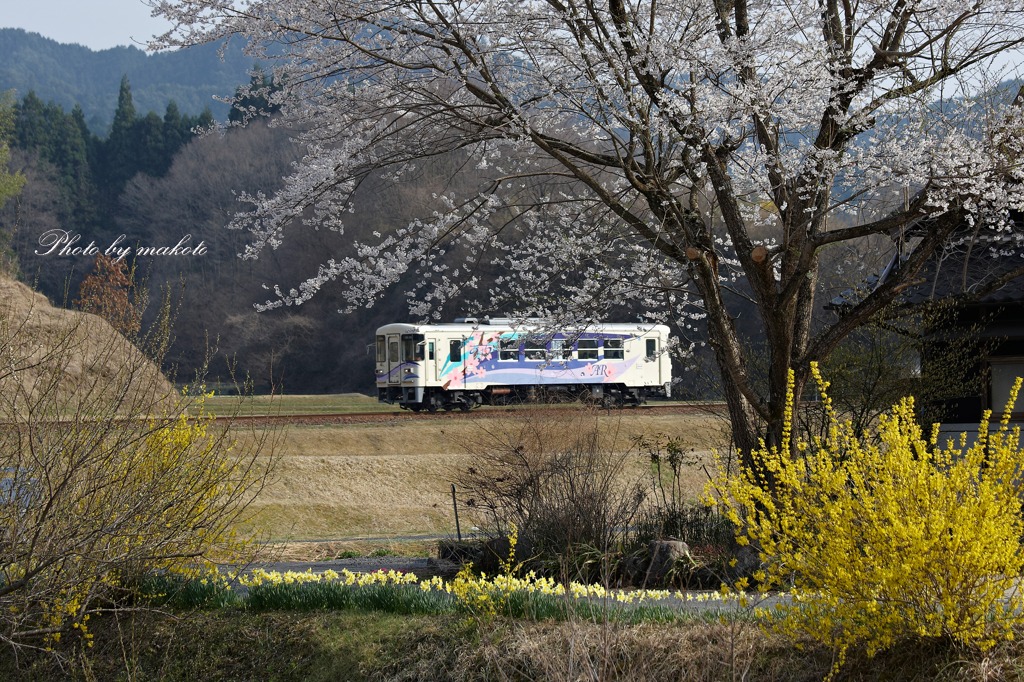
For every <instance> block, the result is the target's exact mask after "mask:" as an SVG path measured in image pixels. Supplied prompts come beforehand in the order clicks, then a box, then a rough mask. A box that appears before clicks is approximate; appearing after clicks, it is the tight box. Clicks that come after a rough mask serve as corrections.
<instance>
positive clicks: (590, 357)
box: [375, 317, 672, 412]
mask: <svg viewBox="0 0 1024 682" xmlns="http://www.w3.org/2000/svg"><path fill="white" fill-rule="evenodd" d="M668 346H669V329H668V327H667V326H665V325H660V324H642V323H597V324H590V325H588V326H587V327H586V328H585V329H583V330H576V329H574V330H568V329H567V330H563V331H552V329H551V326H550V324H548V323H546V322H544V321H542V320H528V321H523V322H519V321H513V320H510V319H507V318H472V317H467V318H458V319H456V320H455V321H454V322H451V323H433V324H411V323H394V324H387V325H384V326H383V327H380V328H379V329H377V333H376V343H375V347H376V379H377V398H378V400H379V401H380V402H384V403H390V404H398V405H399V406H400V407H402V408H403V409H408V410H412V411H414V412H419V411H421V410H425V411H428V412H436V411H437V410H453V409H459V410H463V411H468V410H470V409H472V408H474V407H477V406H480V405H503V404H510V403H518V402H533V401H552V400H560V399H580V398H582V399H586V400H591V401H594V402H596V403H599V404H602V405H606V406H611V405H639V404H641V403H644V402H646V400H647V398H649V397H653V396H660V397H666V398H667V397H671V395H672V364H671V360H670V358H669V353H668V352H667V350H668Z"/></svg>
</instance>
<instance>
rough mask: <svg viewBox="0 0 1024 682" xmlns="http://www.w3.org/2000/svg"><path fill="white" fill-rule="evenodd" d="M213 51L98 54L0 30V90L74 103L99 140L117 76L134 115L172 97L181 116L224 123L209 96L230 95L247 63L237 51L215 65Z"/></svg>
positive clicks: (222, 108)
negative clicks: (206, 115)
mask: <svg viewBox="0 0 1024 682" xmlns="http://www.w3.org/2000/svg"><path fill="white" fill-rule="evenodd" d="M217 49H218V46H216V45H204V46H202V47H194V48H189V49H187V50H179V51H175V52H164V53H159V54H146V53H145V52H144V51H142V50H141V49H139V48H137V47H115V48H111V49H108V50H100V51H98V52H97V51H93V50H91V49H89V48H87V47H83V46H82V45H66V44H62V43H58V42H57V41H55V40H51V39H49V38H44V37H43V36H41V35H39V34H38V33H29V32H28V31H25V30H23V29H17V28H0V91H4V90H9V89H11V88H13V89H15V90H16V91H17V95H18V97H19V98H20V97H22V96H24V95H25V94H26V93H28V92H29V91H35V93H36V94H37V95H38V96H39V98H40V99H41V100H43V101H44V102H48V101H53V102H55V103H57V104H60V105H61V106H63V107H64V109H65V110H66V111H71V109H72V108H74V106H75V104H79V105H80V106H81V107H82V110H83V111H84V112H85V118H86V121H87V122H88V123H89V127H90V128H91V129H92V130H93V132H95V133H97V134H99V135H105V134H106V132H107V128H108V127H109V125H110V121H111V117H112V115H113V112H114V109H115V108H116V106H117V93H118V87H119V85H120V83H121V77H122V76H124V75H127V76H128V80H129V81H131V84H132V94H133V96H134V99H135V106H136V108H137V110H138V111H140V112H147V111H156V112H158V113H160V114H163V111H164V109H165V108H166V107H167V102H168V101H169V100H174V101H175V102H176V103H177V104H178V108H179V109H180V110H181V111H184V112H189V113H199V112H201V111H202V110H203V109H204V108H206V107H209V108H210V110H211V111H212V112H213V115H214V116H215V117H216V118H217V119H224V118H226V117H227V113H228V107H227V105H226V104H224V103H222V102H218V101H216V100H214V97H215V96H226V95H231V94H233V93H234V91H235V88H236V87H237V86H238V85H240V84H242V83H245V82H248V80H249V76H248V71H249V69H251V68H252V66H253V61H252V60H251V59H249V58H248V57H246V56H244V55H243V54H242V52H241V49H240V48H238V47H234V48H229V49H227V50H226V51H225V54H224V59H223V60H221V59H220V57H218V55H217Z"/></svg>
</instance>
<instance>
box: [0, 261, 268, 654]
mask: <svg viewBox="0 0 1024 682" xmlns="http://www.w3.org/2000/svg"><path fill="white" fill-rule="evenodd" d="M0 284H3V285H4V286H3V287H0V292H3V293H4V294H5V295H4V296H3V297H0V298H2V299H3V300H0V492H2V493H4V494H2V495H0V641H4V642H6V643H8V644H10V645H11V646H14V647H21V646H44V647H45V646H50V645H52V644H53V643H54V642H56V641H59V640H60V638H61V636H62V635H67V634H74V633H77V634H78V635H79V636H81V634H82V633H85V632H86V628H85V623H86V621H87V620H88V618H89V615H90V614H91V613H94V612H96V611H98V610H109V609H112V608H119V607H120V606H121V605H123V604H127V603H130V601H131V600H132V599H134V598H135V597H136V596H137V590H138V589H139V588H140V586H141V581H142V579H143V578H142V577H143V576H147V575H152V574H154V573H157V574H163V575H169V574H173V573H185V574H196V573H197V572H201V571H203V570H204V567H205V565H208V562H211V561H225V560H234V559H237V558H238V552H239V550H240V549H242V548H243V544H242V543H240V542H239V541H238V540H237V539H236V538H235V536H234V531H233V528H234V526H235V523H236V521H237V520H238V518H239V516H240V515H241V514H242V513H243V512H244V510H245V508H246V505H247V504H248V503H249V501H251V499H252V498H253V497H254V496H255V495H256V494H257V492H258V491H259V490H260V488H261V486H262V483H263V482H264V480H265V478H266V476H267V474H268V471H269V467H270V465H271V463H272V458H271V457H266V456H264V455H265V454H266V453H265V452H264V451H263V444H264V441H263V440H262V439H261V436H260V434H256V435H255V437H254V438H251V439H247V440H246V441H245V443H244V444H241V443H239V442H237V441H236V435H237V434H235V435H233V434H232V432H231V431H230V430H229V429H228V428H226V427H223V426H222V425H220V424H215V423H214V422H213V420H212V418H211V417H210V416H209V415H207V414H206V413H205V412H204V410H203V407H202V403H203V393H202V390H201V388H200V387H199V386H196V387H194V389H193V390H191V391H185V392H178V391H175V390H174V389H173V387H172V386H171V384H170V383H169V382H168V380H167V379H166V378H165V377H164V376H163V375H162V374H161V373H160V372H159V369H158V366H157V365H156V364H155V363H154V362H153V360H152V359H151V357H148V356H147V355H146V354H145V353H144V352H142V351H141V350H139V349H140V348H143V349H148V350H160V349H165V348H166V341H167V337H166V335H165V334H163V333H159V334H156V335H155V336H152V337H148V338H135V339H132V341H133V342H134V345H133V343H131V342H129V340H127V339H125V338H124V337H122V336H120V335H119V334H117V333H115V332H114V331H113V330H112V329H111V328H110V327H109V326H108V325H107V324H106V323H105V322H103V321H101V320H100V319H99V318H98V317H96V316H93V315H85V314H82V313H73V312H70V311H62V310H57V309H53V308H50V307H49V306H48V305H47V304H45V303H44V302H43V301H41V300H40V297H38V296H37V295H35V294H32V293H31V292H29V290H28V289H27V288H25V287H23V286H21V285H15V284H14V283H9V282H7V283H5V282H2V281H0ZM5 289H6V291H4V290H5ZM19 297H20V298H19ZM19 300H22V301H26V302H27V303H26V305H24V306H19V305H16V303H17V302H18V301H19ZM12 302H13V303H12Z"/></svg>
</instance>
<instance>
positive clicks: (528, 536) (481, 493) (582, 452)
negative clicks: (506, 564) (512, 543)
mask: <svg viewBox="0 0 1024 682" xmlns="http://www.w3.org/2000/svg"><path fill="white" fill-rule="evenodd" d="M599 426H600V425H599V421H598V412H597V411H596V410H594V409H588V408H583V409H579V410H531V411H527V412H524V413H523V414H520V415H516V416H514V417H512V418H510V419H508V420H505V421H503V422H501V423H499V424H497V425H496V426H494V427H484V428H482V429H481V430H480V432H479V433H478V434H477V435H476V437H475V439H474V440H473V441H471V442H468V443H466V446H467V448H468V450H469V451H470V452H472V453H473V455H474V457H473V464H472V466H469V467H466V468H465V469H464V470H462V471H460V472H458V473H457V475H456V482H457V484H458V487H459V489H460V491H461V495H462V498H463V505H465V506H467V507H469V508H470V509H471V510H473V511H475V512H476V514H477V515H478V516H480V517H482V518H480V521H479V522H480V523H481V525H482V526H484V527H486V529H487V530H488V531H489V532H490V534H491V535H492V536H494V537H496V538H504V537H507V536H508V535H509V534H510V533H511V531H512V529H513V528H515V529H517V532H518V538H519V549H518V557H519V560H520V561H521V562H523V563H525V564H526V565H527V566H528V567H531V568H536V569H538V570H540V571H542V572H543V573H545V574H546V575H558V576H559V577H561V578H563V579H566V580H582V581H584V582H590V581H594V580H600V581H607V579H608V574H609V572H610V571H611V570H612V569H611V567H610V566H609V565H608V561H607V560H606V559H608V558H609V557H612V556H613V555H614V554H615V552H617V551H619V550H621V548H622V546H623V544H624V542H625V540H626V536H627V535H628V534H629V532H630V531H629V529H630V527H631V526H632V525H633V523H634V521H635V518H636V514H637V513H638V511H639V510H640V508H641V506H642V505H643V501H644V498H645V493H644V490H643V486H642V484H641V482H640V480H639V477H638V476H636V475H633V474H631V472H630V461H631V459H632V458H631V455H630V454H629V453H628V452H623V451H622V449H621V448H620V447H617V445H616V444H615V443H614V442H613V441H614V438H613V437H611V436H608V435H606V434H604V433H602V431H601V430H600V428H599ZM506 553H507V550H504V549H499V551H498V557H499V558H501V556H502V555H504V554H506Z"/></svg>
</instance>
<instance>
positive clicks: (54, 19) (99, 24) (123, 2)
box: [0, 0, 170, 50]
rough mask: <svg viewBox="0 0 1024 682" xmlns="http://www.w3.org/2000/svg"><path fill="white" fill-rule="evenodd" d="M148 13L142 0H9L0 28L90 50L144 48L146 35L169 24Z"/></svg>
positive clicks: (147, 36)
mask: <svg viewBox="0 0 1024 682" xmlns="http://www.w3.org/2000/svg"><path fill="white" fill-rule="evenodd" d="M149 13H150V8H149V6H148V5H146V3H145V2H144V0H9V1H8V2H5V3H4V9H3V13H2V14H0V28H23V29H25V30H26V31H32V32H35V33H41V34H42V35H43V36H44V37H46V38H52V39H53V40H56V41H57V42H60V43H78V44H80V45H85V46H86V47H90V48H92V49H94V50H103V49H106V48H109V47H116V46H118V45H134V46H136V47H138V48H140V49H145V43H146V42H147V41H148V40H149V38H150V37H152V36H153V35H154V34H157V33H162V32H164V31H165V30H167V29H168V28H170V24H168V23H167V22H166V21H164V20H163V19H154V18H153V17H151V16H150V15H149Z"/></svg>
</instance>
